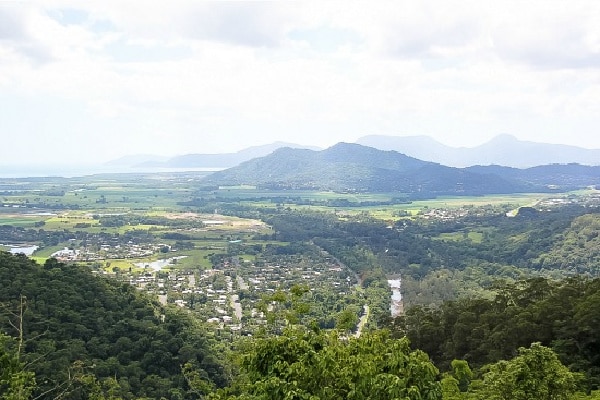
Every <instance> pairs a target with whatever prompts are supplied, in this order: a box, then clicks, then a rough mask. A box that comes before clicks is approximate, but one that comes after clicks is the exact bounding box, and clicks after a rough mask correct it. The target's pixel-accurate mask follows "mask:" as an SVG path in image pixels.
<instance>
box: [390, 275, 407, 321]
mask: <svg viewBox="0 0 600 400" xmlns="http://www.w3.org/2000/svg"><path fill="white" fill-rule="evenodd" d="M401 283H402V280H401V279H400V278H398V279H388V285H390V288H391V289H392V301H391V304H390V313H391V315H392V318H395V317H397V316H399V315H400V314H402V313H403V312H404V306H403V304H402V293H401V292H400V285H401Z"/></svg>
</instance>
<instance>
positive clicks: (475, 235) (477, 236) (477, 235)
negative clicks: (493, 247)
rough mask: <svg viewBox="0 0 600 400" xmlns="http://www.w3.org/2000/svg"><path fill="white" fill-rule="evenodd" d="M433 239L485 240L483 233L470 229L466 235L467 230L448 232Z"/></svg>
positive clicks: (475, 241) (455, 240)
mask: <svg viewBox="0 0 600 400" xmlns="http://www.w3.org/2000/svg"><path fill="white" fill-rule="evenodd" d="M433 239H441V240H450V241H454V242H458V241H461V240H465V239H470V240H471V241H472V242H473V243H481V241H482V240H483V233H481V232H474V231H469V232H466V235H465V232H446V233H441V234H440V235H439V236H437V237H435V238H433Z"/></svg>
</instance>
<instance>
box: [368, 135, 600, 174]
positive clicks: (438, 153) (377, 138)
mask: <svg viewBox="0 0 600 400" xmlns="http://www.w3.org/2000/svg"><path fill="white" fill-rule="evenodd" d="M357 143H359V144H362V145H364V146H370V147H374V148H376V149H380V150H396V151H398V152H400V153H404V154H407V155H410V156H412V157H416V158H420V159H422V160H427V161H434V162H437V163H440V164H443V165H447V166H452V167H470V166H473V165H502V166H505V167H515V168H529V167H534V166H538V165H547V164H554V163H561V164H567V163H579V164H584V165H600V149H593V150H592V149H584V148H581V147H576V146H569V145H563V144H549V143H537V142H528V141H522V140H519V139H517V138H516V137H514V136H511V135H498V136H496V137H495V138H493V139H492V140H490V141H489V142H487V143H484V144H482V145H480V146H476V147H458V148H457V147H450V146H446V145H444V144H442V143H440V142H437V141H435V140H434V139H431V138H430V137H427V136H404V137H400V136H382V135H370V136H363V137H361V138H360V139H358V140H357Z"/></svg>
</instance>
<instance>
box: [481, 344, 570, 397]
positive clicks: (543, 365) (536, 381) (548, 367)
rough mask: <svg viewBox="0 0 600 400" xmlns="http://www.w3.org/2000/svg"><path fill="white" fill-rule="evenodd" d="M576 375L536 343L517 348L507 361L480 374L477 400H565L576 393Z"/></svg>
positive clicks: (545, 348)
mask: <svg viewBox="0 0 600 400" xmlns="http://www.w3.org/2000/svg"><path fill="white" fill-rule="evenodd" d="M576 382H577V374H574V373H572V372H571V371H569V369H568V368H567V367H565V366H564V365H563V364H562V363H561V362H560V360H559V359H558V357H557V356H556V354H555V353H554V352H553V351H552V350H551V349H549V348H547V347H544V346H542V345H541V344H539V343H533V344H532V345H531V347H530V348H528V349H526V348H523V347H522V348H520V349H519V355H518V356H517V357H515V358H513V359H512V360H510V361H504V360H503V361H499V362H497V363H495V364H492V365H491V366H490V367H489V372H487V373H486V374H484V377H483V387H482V389H481V393H480V396H479V397H478V398H481V399H489V400H530V399H536V400H567V399H569V398H570V397H571V396H572V395H573V394H574V392H575V390H576Z"/></svg>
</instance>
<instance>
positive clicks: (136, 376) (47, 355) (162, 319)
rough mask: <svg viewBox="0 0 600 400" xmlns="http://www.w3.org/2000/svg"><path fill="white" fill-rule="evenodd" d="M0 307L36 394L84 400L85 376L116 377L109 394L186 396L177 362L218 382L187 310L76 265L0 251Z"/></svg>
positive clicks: (218, 369)
mask: <svg viewBox="0 0 600 400" xmlns="http://www.w3.org/2000/svg"><path fill="white" fill-rule="evenodd" d="M0 305H1V309H0V330H1V332H4V333H6V334H7V335H8V336H11V337H14V338H19V337H20V336H21V334H22V337H23V341H22V350H21V355H20V357H21V360H22V361H23V362H24V363H25V365H26V366H27V370H30V371H32V372H34V373H35V375H36V377H38V379H37V389H36V392H35V393H34V397H36V398H38V397H37V396H41V397H39V398H44V399H55V398H59V397H60V398H63V399H85V398H88V394H86V393H87V392H86V385H84V384H83V381H82V380H81V379H79V378H81V377H82V376H85V375H88V374H89V375H90V376H93V377H95V379H97V380H98V381H99V382H100V384H102V383H103V382H106V381H107V380H108V379H109V378H112V379H113V380H116V382H114V383H115V384H116V385H117V386H118V388H117V389H114V390H113V392H115V395H118V396H119V397H120V398H123V399H130V398H140V397H149V398H157V399H158V398H161V397H165V398H189V396H188V394H187V390H188V389H187V383H186V381H185V379H184V377H183V376H182V374H181V367H182V365H183V364H185V363H191V364H192V365H194V367H195V368H196V369H197V370H198V371H200V374H201V376H202V377H203V378H204V379H205V380H206V381H209V382H213V383H214V384H217V385H223V384H225V380H224V374H223V367H222V366H221V364H220V362H219V361H218V359H217V357H216V355H215V354H214V352H213V350H212V349H211V345H210V343H209V340H208V339H207V337H206V336H205V335H204V334H203V332H202V331H201V330H200V329H199V328H198V327H197V326H196V325H195V324H194V322H193V321H192V320H191V319H190V318H189V317H188V316H187V315H184V314H183V313H178V312H174V311H172V310H169V309H165V308H162V307H161V306H159V305H158V304H156V303H153V302H150V301H149V300H148V299H147V298H146V297H143V296H141V295H140V294H139V293H137V292H136V291H135V289H134V288H133V287H131V286H129V285H128V284H123V283H119V282H117V281H116V280H109V279H105V278H102V277H98V276H93V275H92V273H91V272H90V271H89V270H88V269H86V268H84V267H77V266H71V265H70V266H66V265H64V264H61V263H58V262H56V260H54V259H51V260H49V261H48V262H47V263H46V264H45V265H38V264H36V263H35V262H33V261H31V260H29V259H27V258H26V257H24V256H13V255H10V254H8V253H4V252H2V253H0ZM21 315H22V318H21ZM21 322H22V324H21ZM21 326H22V329H21V328H20V327H21Z"/></svg>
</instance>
